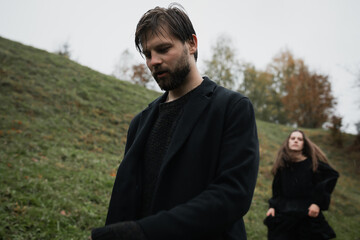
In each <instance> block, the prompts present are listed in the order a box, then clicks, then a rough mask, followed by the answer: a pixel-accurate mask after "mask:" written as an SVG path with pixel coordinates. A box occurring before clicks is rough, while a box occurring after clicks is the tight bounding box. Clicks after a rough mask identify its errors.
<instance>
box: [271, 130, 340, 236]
mask: <svg viewBox="0 0 360 240" xmlns="http://www.w3.org/2000/svg"><path fill="white" fill-rule="evenodd" d="M272 174H273V175H274V179H273V183H272V192H273V195H272V197H271V199H270V200H269V206H270V207H269V210H268V211H267V213H266V216H267V217H266V218H265V220H264V223H265V225H267V227H268V239H269V240H273V239H291V240H300V239H301V240H305V239H306V240H311V239H313V240H315V239H316V240H317V239H319V240H320V239H331V238H334V237H336V235H335V233H334V231H333V229H332V228H331V227H330V225H329V224H328V223H327V221H326V220H325V218H324V215H323V214H322V211H323V210H327V209H328V208H329V205H330V196H331V193H332V191H333V190H334V188H335V185H336V182H337V179H338V177H339V173H338V172H337V171H335V170H334V169H333V168H332V167H331V166H330V165H329V162H328V159H327V157H326V156H325V154H324V153H323V152H322V151H321V149H320V148H319V147H318V146H317V145H316V144H314V143H313V142H311V140H310V139H309V138H307V137H306V136H305V134H304V132H302V131H300V130H294V131H292V132H291V133H290V135H289V136H288V138H287V139H286V140H285V141H284V143H283V144H282V146H281V148H280V149H279V152H278V155H277V158H276V160H275V162H274V165H273V168H272Z"/></svg>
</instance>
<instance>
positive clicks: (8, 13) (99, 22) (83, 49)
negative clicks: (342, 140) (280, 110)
mask: <svg viewBox="0 0 360 240" xmlns="http://www.w3.org/2000/svg"><path fill="white" fill-rule="evenodd" d="M171 2H173V1H150V0H137V1H129V0H126V1H125V0H0V36H2V37H5V38H8V39H11V40H14V41H18V42H21V43H23V44H27V45H31V46H34V47H37V48H41V49H44V50H47V51H49V52H54V51H56V50H58V49H59V47H60V46H61V45H62V44H63V43H65V42H68V43H69V44H70V50H71V55H72V57H71V58H72V59H73V60H76V61H77V62H79V63H80V64H83V65H86V66H89V67H91V68H93V69H95V70H97V71H100V72H102V73H105V74H111V73H112V72H113V70H114V66H115V64H116V62H117V61H118V60H119V58H120V55H121V53H122V52H123V51H124V50H126V49H129V50H130V51H131V52H132V54H133V55H134V56H135V60H136V61H142V59H141V57H140V56H139V55H138V54H137V52H136V51H135V48H134V30H135V26H136V24H137V22H138V20H139V19H140V17H141V16H142V14H143V13H145V12H146V11H147V10H148V9H150V8H153V7H155V6H162V7H166V6H168V5H169V3H171ZM177 2H179V3H180V4H182V5H183V7H184V8H185V9H186V11H187V13H188V14H189V16H190V19H191V20H192V22H193V25H194V28H195V31H196V32H197V36H198V41H199V59H198V63H199V67H200V69H201V68H202V66H203V61H204V60H205V59H209V58H210V56H211V51H210V49H211V46H212V45H213V44H214V43H215V41H216V39H217V37H219V36H220V35H222V34H226V35H227V36H230V37H231V38H232V40H233V43H234V45H235V46H236V49H237V54H238V58H239V59H240V60H243V61H246V62H250V63H252V64H254V65H255V66H256V68H257V69H259V70H264V69H265V67H266V65H267V64H269V63H270V62H271V60H272V58H273V57H274V55H276V54H277V53H279V51H280V50H282V49H285V48H287V49H289V50H291V51H292V52H293V54H294V56H295V57H296V58H302V59H303V60H304V61H305V64H307V65H308V66H309V67H310V69H311V70H313V71H316V72H318V73H320V74H325V75H329V78H330V81H331V83H332V87H333V93H334V95H335V97H336V98H337V100H338V106H337V112H338V113H339V114H340V115H341V116H343V118H344V123H345V125H347V127H345V130H346V131H347V132H353V133H355V127H354V123H355V122H358V121H360V109H359V106H360V97H359V96H358V95H360V94H359V92H360V89H359V88H358V89H356V88H354V85H355V79H356V75H358V76H359V73H360V1H358V0H221V1H219V0H197V1H196V0H178V1H177Z"/></svg>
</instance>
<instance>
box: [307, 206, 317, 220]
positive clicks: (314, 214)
mask: <svg viewBox="0 0 360 240" xmlns="http://www.w3.org/2000/svg"><path fill="white" fill-rule="evenodd" d="M319 212H320V207H319V206H318V205H316V204H315V203H313V204H311V205H310V207H309V213H308V215H309V217H313V218H316V217H317V216H319Z"/></svg>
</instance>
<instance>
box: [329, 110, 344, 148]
mask: <svg viewBox="0 0 360 240" xmlns="http://www.w3.org/2000/svg"><path fill="white" fill-rule="evenodd" d="M330 123H331V125H330V126H329V127H328V128H329V130H330V136H331V140H332V143H333V145H334V146H336V147H342V146H343V137H342V133H341V127H342V117H340V116H336V115H333V116H332V117H331V119H330Z"/></svg>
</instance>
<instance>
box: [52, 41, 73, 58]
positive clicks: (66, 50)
mask: <svg viewBox="0 0 360 240" xmlns="http://www.w3.org/2000/svg"><path fill="white" fill-rule="evenodd" d="M55 53H56V54H58V55H60V56H63V57H66V58H70V57H71V51H70V44H69V42H68V41H66V42H64V43H63V44H62V45H61V46H60V47H59V49H58V50H57V51H56V52H55Z"/></svg>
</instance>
